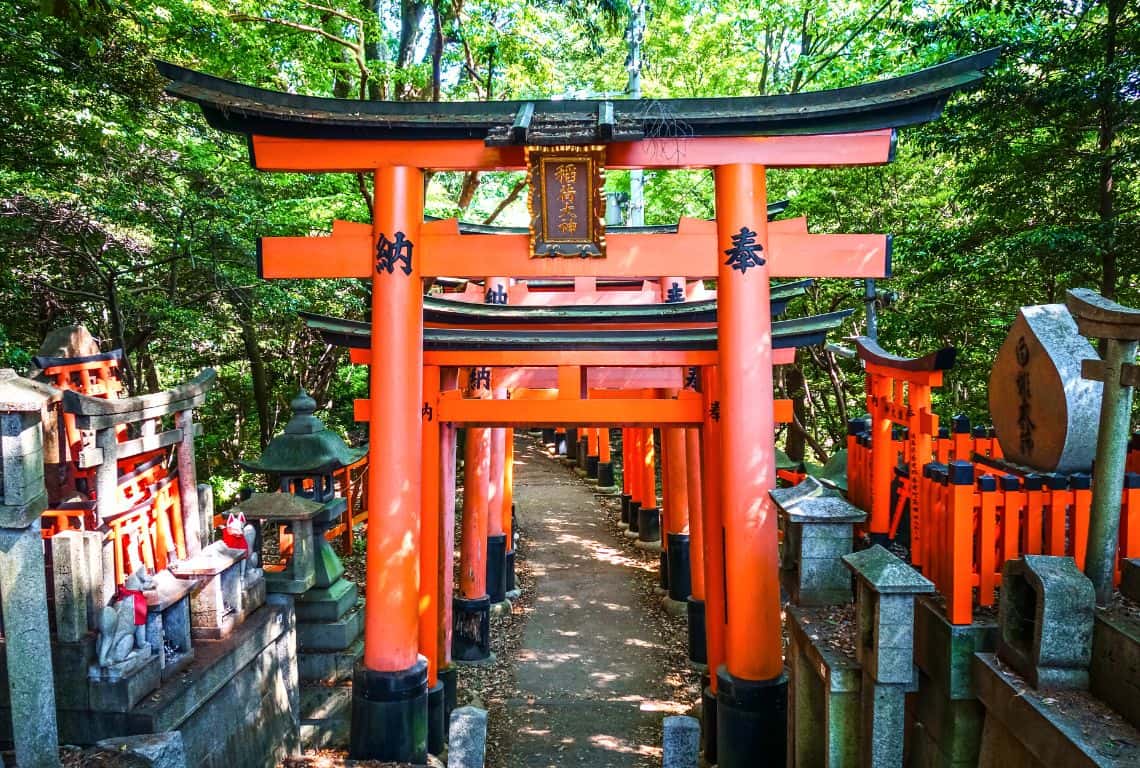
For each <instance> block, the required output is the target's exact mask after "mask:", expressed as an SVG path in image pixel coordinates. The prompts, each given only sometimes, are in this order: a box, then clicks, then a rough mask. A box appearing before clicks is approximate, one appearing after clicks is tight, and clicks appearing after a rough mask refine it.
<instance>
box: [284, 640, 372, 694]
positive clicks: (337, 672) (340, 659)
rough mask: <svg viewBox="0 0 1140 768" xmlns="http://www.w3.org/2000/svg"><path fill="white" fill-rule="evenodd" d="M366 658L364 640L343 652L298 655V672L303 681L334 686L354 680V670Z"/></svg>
mask: <svg viewBox="0 0 1140 768" xmlns="http://www.w3.org/2000/svg"><path fill="white" fill-rule="evenodd" d="M363 656H364V638H358V639H357V640H356V642H354V643H353V644H352V645H350V646H349V647H348V648H346V649H344V650H343V651H331V652H330V651H324V652H321V651H316V652H306V651H301V652H298V653H297V672H298V674H299V675H300V677H301V681H302V682H305V683H308V682H320V683H326V684H334V683H339V682H343V681H346V680H351V679H352V668H353V666H354V665H355V664H356V662H357V661H359V660H360V659H361V658H363Z"/></svg>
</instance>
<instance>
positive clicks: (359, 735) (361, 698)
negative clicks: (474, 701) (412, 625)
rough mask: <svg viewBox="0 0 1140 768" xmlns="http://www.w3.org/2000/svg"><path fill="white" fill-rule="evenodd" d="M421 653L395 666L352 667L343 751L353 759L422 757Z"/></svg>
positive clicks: (425, 728)
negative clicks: (381, 669) (413, 660)
mask: <svg viewBox="0 0 1140 768" xmlns="http://www.w3.org/2000/svg"><path fill="white" fill-rule="evenodd" d="M427 741H428V690H427V659H425V658H424V657H423V656H421V657H419V659H418V660H417V661H416V663H415V664H413V665H412V666H411V667H410V668H408V669H405V670H402V671H399V672H375V671H373V670H371V669H365V668H364V667H363V666H362V665H359V664H358V665H357V667H356V669H355V670H353V673H352V726H351V731H350V732H349V756H350V757H352V758H353V759H354V760H391V761H393V762H397V763H417V764H419V763H425V762H427Z"/></svg>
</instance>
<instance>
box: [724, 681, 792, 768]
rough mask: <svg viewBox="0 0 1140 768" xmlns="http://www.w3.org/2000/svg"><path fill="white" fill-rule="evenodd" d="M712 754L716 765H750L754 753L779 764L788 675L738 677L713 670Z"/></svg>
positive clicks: (785, 732) (785, 729)
mask: <svg viewBox="0 0 1140 768" xmlns="http://www.w3.org/2000/svg"><path fill="white" fill-rule="evenodd" d="M716 699H717V701H716V741H717V749H716V752H717V754H716V757H717V765H718V766H720V768H752V766H755V765H756V756H757V755H770V756H771V759H772V764H773V765H782V764H783V762H784V755H786V754H787V753H788V676H787V675H786V674H781V675H780V676H779V677H777V678H776V679H775V680H742V679H740V678H736V677H733V676H732V675H730V674H729V673H728V671H727V670H726V669H725V668H724V666H723V665H722V666H721V668H720V669H719V670H717V696H716Z"/></svg>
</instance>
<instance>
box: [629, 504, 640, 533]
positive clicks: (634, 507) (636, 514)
mask: <svg viewBox="0 0 1140 768" xmlns="http://www.w3.org/2000/svg"><path fill="white" fill-rule="evenodd" d="M640 524H641V502H640V501H634V500H633V499H630V500H629V529H630V530H631V531H633V532H634V533H641V531H640V530H639V529H638V526H639V525H640Z"/></svg>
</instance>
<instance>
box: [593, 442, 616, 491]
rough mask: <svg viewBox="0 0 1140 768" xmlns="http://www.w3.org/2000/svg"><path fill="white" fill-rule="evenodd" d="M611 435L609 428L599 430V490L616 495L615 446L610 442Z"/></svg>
mask: <svg viewBox="0 0 1140 768" xmlns="http://www.w3.org/2000/svg"><path fill="white" fill-rule="evenodd" d="M610 438H611V433H610V428H609V427H602V428H601V429H600V430H598V490H599V491H605V492H607V493H616V492H617V487H616V486H615V485H614V482H615V480H614V462H613V456H612V455H611V453H612V451H613V445H612V444H611V442H610Z"/></svg>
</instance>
